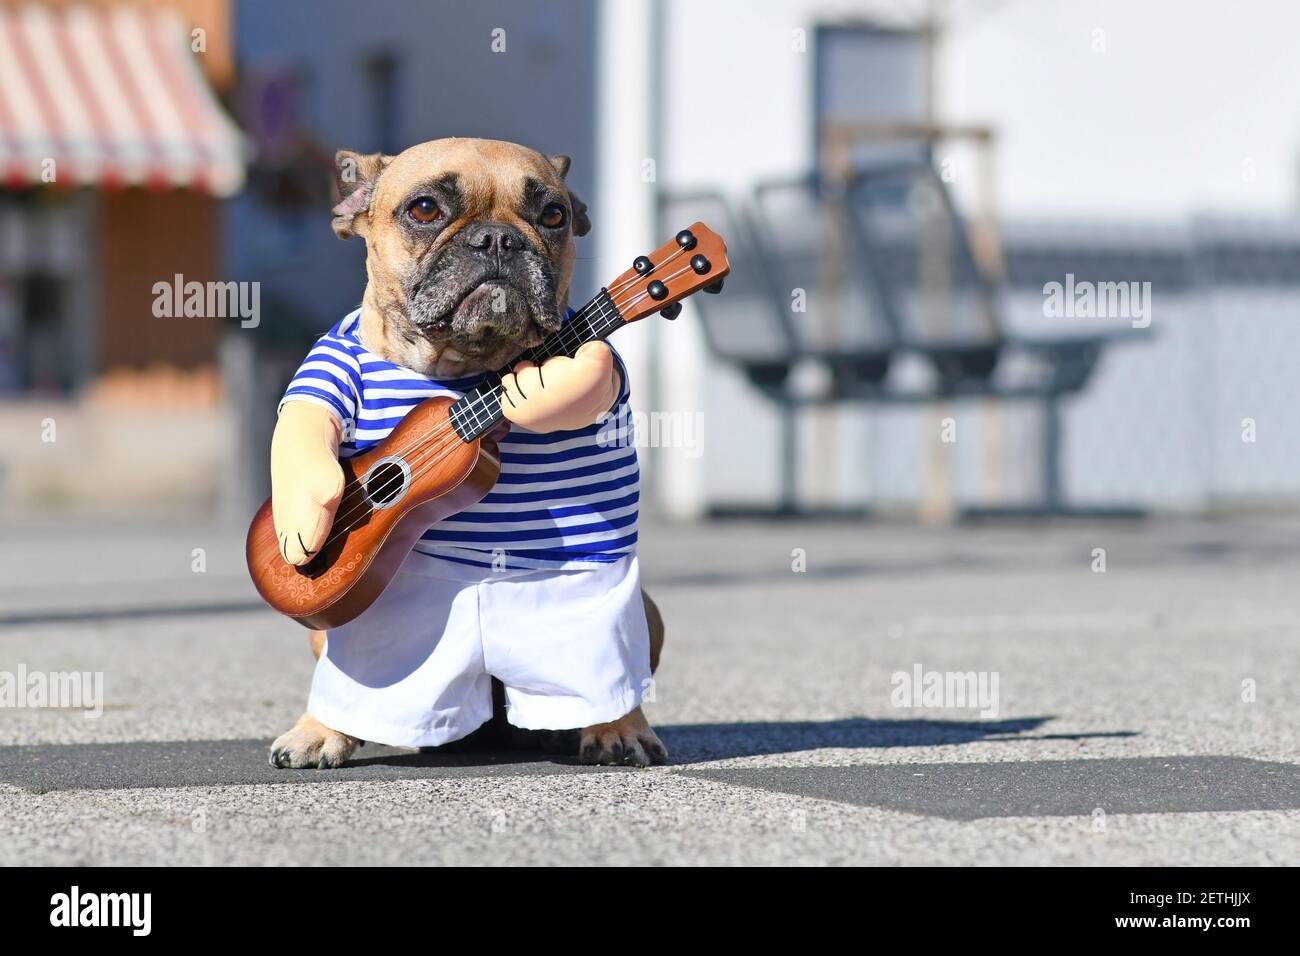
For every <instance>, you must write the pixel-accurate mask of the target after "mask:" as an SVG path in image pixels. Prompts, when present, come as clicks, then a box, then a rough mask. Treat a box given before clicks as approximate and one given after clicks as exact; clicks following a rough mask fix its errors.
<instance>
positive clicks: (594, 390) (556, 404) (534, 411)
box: [501, 342, 622, 433]
mask: <svg viewBox="0 0 1300 956" xmlns="http://www.w3.org/2000/svg"><path fill="white" fill-rule="evenodd" d="M501 386H502V395H501V409H502V411H503V412H504V413H505V417H506V418H508V419H509V420H510V421H511V422H513V423H514V424H516V425H520V426H522V427H524V428H527V429H530V430H531V431H535V432H542V433H545V432H554V431H571V430H573V429H575V428H585V427H586V426H588V425H590V424H592V423H594V422H596V421H598V420H599V419H600V416H601V415H603V414H605V412H607V411H609V408H610V406H611V405H613V404H614V400H615V399H616V398H618V393H619V390H620V389H621V387H622V377H621V374H620V372H619V370H618V363H616V362H615V361H614V353H613V352H612V351H610V348H609V346H608V345H606V344H605V343H604V342H588V343H587V344H586V345H584V346H582V348H580V349H578V351H577V353H576V354H575V355H574V356H573V358H568V357H567V356H564V355H557V356H555V357H554V358H549V359H547V360H546V361H545V362H543V363H542V365H541V367H540V368H539V367H538V366H536V365H534V364H533V363H531V362H520V363H519V364H518V365H516V366H515V370H514V372H513V373H512V374H510V375H507V376H505V377H504V378H503V379H502V382H501Z"/></svg>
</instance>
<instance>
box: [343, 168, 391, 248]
mask: <svg viewBox="0 0 1300 956" xmlns="http://www.w3.org/2000/svg"><path fill="white" fill-rule="evenodd" d="M392 161H393V157H391V156H385V155H383V154H382V153H354V152H352V150H350V149H340V150H339V151H338V152H337V153H335V154H334V182H335V183H336V185H337V186H338V189H339V203H338V205H337V206H335V207H334V210H333V212H334V221H333V222H332V223H330V225H331V226H333V227H334V235H336V236H338V237H339V238H340V239H347V238H348V237H350V236H359V235H364V234H365V233H364V229H365V225H364V224H365V221H366V218H367V217H368V215H369V213H370V200H371V198H373V196H374V194H375V183H377V182H378V181H379V174H380V173H382V172H383V171H384V169H385V167H387V166H388V164H389V163H391V162H392Z"/></svg>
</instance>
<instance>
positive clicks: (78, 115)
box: [0, 4, 244, 196]
mask: <svg viewBox="0 0 1300 956" xmlns="http://www.w3.org/2000/svg"><path fill="white" fill-rule="evenodd" d="M197 55H202V54H197ZM195 56H196V54H193V53H191V52H190V34H189V31H188V30H187V29H186V28H185V26H184V24H183V23H182V21H181V20H180V17H179V16H178V15H177V14H176V13H175V12H174V11H172V10H168V9H164V8H158V7H140V6H135V5H126V4H123V5H116V6H107V7H57V8H50V7H44V6H36V5H34V4H32V5H26V6H18V7H12V6H0V184H3V185H8V186H10V187H11V188H12V187H18V186H23V185H28V184H39V183H47V182H51V178H52V181H53V182H54V183H55V184H62V185H99V186H105V187H109V188H112V187H115V186H135V185H142V186H150V187H154V188H167V187H171V186H178V187H188V188H193V189H199V190H204V191H207V192H211V193H213V194H215V195H217V196H228V195H230V194H231V193H234V192H236V191H237V190H238V189H239V187H240V186H241V185H242V184H243V181H244V163H243V140H242V138H241V136H240V134H239V131H238V129H236V127H235V126H234V124H233V123H231V121H230V120H229V119H228V118H227V117H226V115H225V114H224V113H223V112H222V110H221V107H220V105H219V104H218V103H217V101H216V98H215V97H214V96H213V94H212V91H211V90H210V89H209V88H208V85H207V82H206V80H205V79H204V77H203V74H202V72H201V71H200V70H199V67H198V64H197V63H196V62H195Z"/></svg>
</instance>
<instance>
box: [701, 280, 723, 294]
mask: <svg viewBox="0 0 1300 956" xmlns="http://www.w3.org/2000/svg"><path fill="white" fill-rule="evenodd" d="M704 291H705V292H707V293H709V294H710V295H717V294H718V293H719V292H721V291H722V280H721V279H719V280H718V281H717V282H713V283H710V284H709V285H706V286H705V287H704Z"/></svg>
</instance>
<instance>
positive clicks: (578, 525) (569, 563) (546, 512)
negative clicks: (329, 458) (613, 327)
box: [280, 309, 640, 569]
mask: <svg viewBox="0 0 1300 956" xmlns="http://www.w3.org/2000/svg"><path fill="white" fill-rule="evenodd" d="M572 315H573V312H572V310H570V312H569V315H568V316H566V318H565V321H568V319H569V318H571V317H572ZM360 316H361V311H360V310H359V309H358V310H357V311H355V312H352V313H351V314H349V315H348V316H346V317H345V318H344V319H343V320H342V321H341V322H339V323H338V324H337V325H336V326H334V328H332V329H330V331H329V332H327V333H325V334H324V335H323V336H321V337H320V338H319V339H318V340H317V341H316V344H315V345H314V346H312V349H311V351H310V352H308V353H307V358H306V359H305V360H304V361H303V363H302V366H301V367H300V368H299V369H298V371H297V373H296V374H295V375H294V377H293V380H292V381H291V382H290V383H289V387H288V389H286V390H285V393H284V398H283V399H282V400H281V402H280V405H281V407H283V406H284V403H285V402H287V401H289V400H293V401H304V402H312V403H315V404H317V405H320V406H322V407H324V408H327V409H329V410H330V411H331V412H333V413H334V414H335V415H337V416H338V418H339V420H340V422H341V423H342V425H343V436H344V441H343V442H342V444H341V445H340V446H339V456H340V457H341V458H350V457H351V456H353V455H356V454H359V453H360V452H363V451H366V450H367V449H369V448H370V447H371V446H372V445H375V444H376V443H378V442H380V441H382V440H383V439H385V438H387V437H388V433H389V432H391V431H392V430H393V428H394V427H395V426H396V425H397V423H398V422H400V421H401V420H402V417H403V416H404V415H405V414H406V413H407V412H409V411H410V410H411V409H412V408H414V407H415V405H416V404H418V403H419V402H420V401H422V400H423V399H426V398H430V397H432V396H436V395H450V396H452V397H454V398H459V397H460V396H461V395H462V394H463V393H464V392H466V391H468V390H470V389H472V388H474V387H475V386H476V385H478V384H479V383H480V382H481V381H482V376H475V377H473V378H460V379H452V380H448V381H442V382H439V381H435V380H433V379H431V378H428V377H427V376H424V375H421V374H420V373H418V372H415V371H413V370H411V369H409V368H405V367H403V366H401V365H394V364H393V363H392V362H388V361H385V360H384V359H382V358H380V357H379V356H377V355H375V354H374V353H372V352H370V351H369V350H368V349H367V348H366V347H365V346H364V345H363V344H362V343H361V338H360V336H359V334H358V330H359V325H360ZM614 357H615V361H616V362H617V363H618V368H619V371H620V372H621V373H622V379H623V385H622V388H620V389H619V395H618V398H617V400H616V401H615V404H614V407H613V408H611V409H610V416H612V417H610V418H609V419H608V420H609V421H613V422H622V423H626V422H627V421H630V418H631V413H630V411H629V409H628V405H627V400H628V385H627V369H626V368H625V367H624V365H623V361H622V359H621V358H619V357H618V353H617V352H615V353H614ZM615 433H617V436H618V438H617V440H611V439H610V435H611V434H615ZM498 444H499V447H500V451H501V476H500V477H499V478H498V479H497V483H496V485H495V486H493V488H492V490H491V491H490V492H489V493H488V495H487V497H485V498H484V499H483V500H482V501H481V502H479V503H478V504H476V505H474V506H472V507H470V508H468V509H466V510H465V511H462V512H460V514H457V515H454V516H453V517H451V518H448V519H446V520H444V521H441V522H439V523H438V524H436V525H434V526H433V527H432V528H431V529H429V530H428V531H427V532H425V534H424V536H423V537H422V538H421V539H420V541H419V542H418V543H417V544H416V546H415V550H416V551H421V552H424V553H425V554H430V555H436V556H437V557H440V558H447V559H449V560H453V561H461V562H466V563H470V564H476V565H482V566H486V567H491V566H493V565H494V562H495V566H496V567H498V568H499V567H501V566H502V565H501V558H502V556H503V555H504V561H505V566H506V567H508V568H511V569H525V568H567V567H581V566H583V565H585V564H591V563H593V562H609V561H616V560H618V559H619V558H621V557H623V556H625V555H628V554H632V553H634V552H635V551H636V538H637V500H638V498H639V497H640V484H639V482H640V473H639V470H638V467H637V458H636V447H635V443H634V442H632V441H629V440H628V437H627V433H626V429H623V430H618V429H611V428H610V426H609V425H608V424H606V423H604V422H602V421H598V422H596V423H595V424H593V425H589V426H587V427H586V428H579V429H576V430H574V431H557V432H551V433H550V434H546V435H541V434H537V433H536V432H531V431H528V430H527V429H524V428H520V427H519V426H517V425H512V426H511V428H510V432H509V434H507V435H506V436H505V437H504V438H502V439H501V441H500V442H499V443H498Z"/></svg>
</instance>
